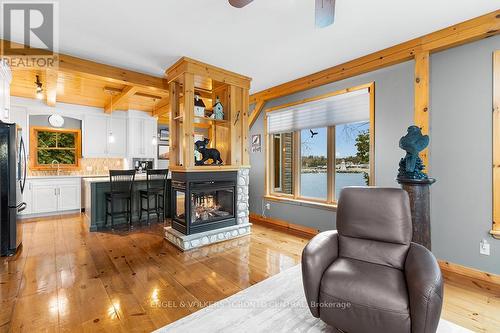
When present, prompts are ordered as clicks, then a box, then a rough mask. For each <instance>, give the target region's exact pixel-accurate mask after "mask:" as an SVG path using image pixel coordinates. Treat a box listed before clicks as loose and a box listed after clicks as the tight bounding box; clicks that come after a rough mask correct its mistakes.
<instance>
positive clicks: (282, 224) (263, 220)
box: [250, 213, 319, 238]
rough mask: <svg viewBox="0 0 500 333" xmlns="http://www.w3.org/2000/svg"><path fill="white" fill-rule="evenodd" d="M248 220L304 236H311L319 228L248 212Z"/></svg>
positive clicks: (314, 234)
mask: <svg viewBox="0 0 500 333" xmlns="http://www.w3.org/2000/svg"><path fill="white" fill-rule="evenodd" d="M250 221H251V222H252V223H255V224H260V225H264V226H267V227H271V228H274V229H277V230H282V231H285V232H289V233H291V234H294V235H298V236H301V237H306V238H313V237H314V236H316V235H317V234H318V233H319V230H317V229H314V228H310V227H305V226H303V225H299V224H293V223H289V222H286V221H283V220H279V219H275V218H271V217H265V216H262V215H258V214H252V213H250Z"/></svg>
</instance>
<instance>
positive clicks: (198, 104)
mask: <svg viewBox="0 0 500 333" xmlns="http://www.w3.org/2000/svg"><path fill="white" fill-rule="evenodd" d="M194 115H195V116H196V117H205V103H203V100H202V99H201V98H200V95H198V94H197V95H194Z"/></svg>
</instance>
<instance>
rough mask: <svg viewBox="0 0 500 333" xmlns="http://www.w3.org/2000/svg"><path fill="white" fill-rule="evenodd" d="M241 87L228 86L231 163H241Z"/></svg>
mask: <svg viewBox="0 0 500 333" xmlns="http://www.w3.org/2000/svg"><path fill="white" fill-rule="evenodd" d="M241 90H242V89H241V88H239V87H236V86H231V87H230V102H229V103H230V106H229V121H230V124H229V128H230V137H231V139H230V140H231V146H230V147H231V165H241V155H242V154H241V148H242V132H241V118H242V117H243V108H242V97H243V96H242V92H241Z"/></svg>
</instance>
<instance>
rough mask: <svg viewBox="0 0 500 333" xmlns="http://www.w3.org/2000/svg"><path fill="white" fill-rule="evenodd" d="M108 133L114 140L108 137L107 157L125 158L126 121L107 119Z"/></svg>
mask: <svg viewBox="0 0 500 333" xmlns="http://www.w3.org/2000/svg"><path fill="white" fill-rule="evenodd" d="M108 132H110V134H111V133H112V135H113V138H114V140H109V137H108V156H109V157H121V158H124V157H126V156H127V119H125V118H114V117H113V118H110V119H108Z"/></svg>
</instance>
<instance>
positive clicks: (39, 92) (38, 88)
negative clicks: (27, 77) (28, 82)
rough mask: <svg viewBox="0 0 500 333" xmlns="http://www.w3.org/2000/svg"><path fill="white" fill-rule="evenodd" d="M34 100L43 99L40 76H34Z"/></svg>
mask: <svg viewBox="0 0 500 333" xmlns="http://www.w3.org/2000/svg"><path fill="white" fill-rule="evenodd" d="M35 84H36V98H37V99H43V88H42V81H40V76H38V75H37V76H36V81H35Z"/></svg>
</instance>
